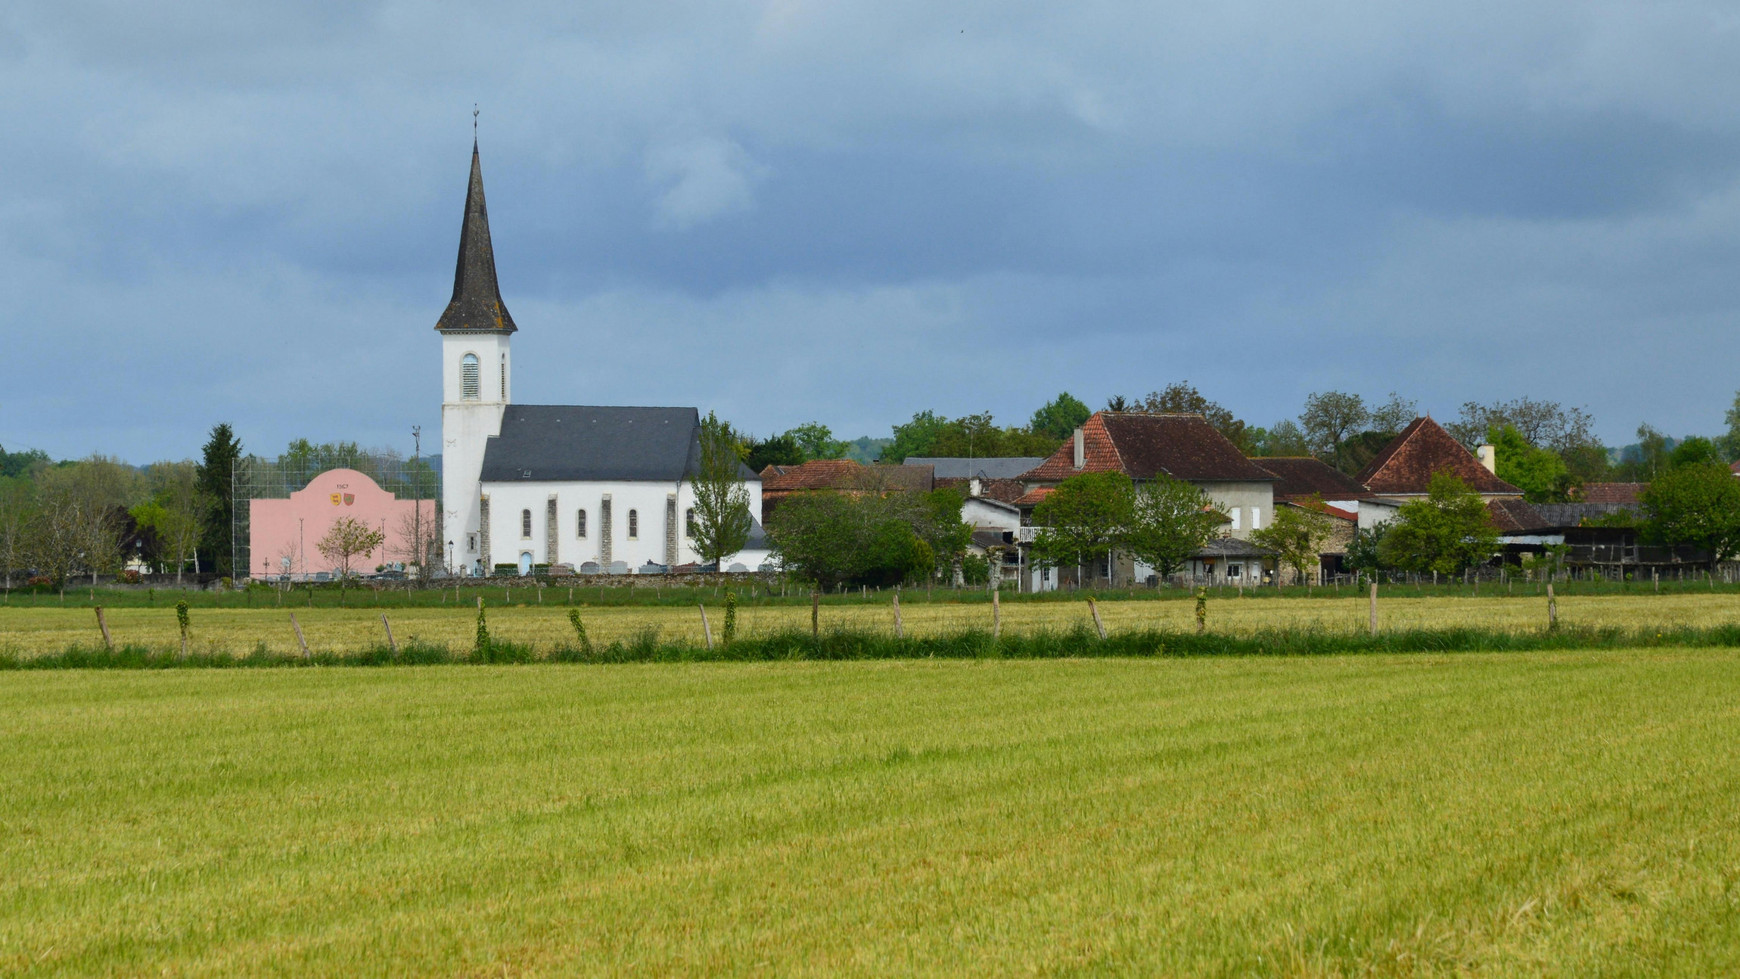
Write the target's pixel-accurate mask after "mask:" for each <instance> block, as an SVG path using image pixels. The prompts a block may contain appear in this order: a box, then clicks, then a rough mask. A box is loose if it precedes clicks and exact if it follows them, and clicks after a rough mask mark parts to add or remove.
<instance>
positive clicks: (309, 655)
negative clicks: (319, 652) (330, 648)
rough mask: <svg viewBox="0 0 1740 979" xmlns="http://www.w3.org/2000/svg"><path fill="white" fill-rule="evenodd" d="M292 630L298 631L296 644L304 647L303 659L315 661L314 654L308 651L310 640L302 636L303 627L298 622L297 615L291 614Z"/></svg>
mask: <svg viewBox="0 0 1740 979" xmlns="http://www.w3.org/2000/svg"><path fill="white" fill-rule="evenodd" d="M290 628H292V629H295V630H296V644H297V645H298V646H301V647H302V658H303V659H313V658H314V654H313V653H310V652H309V651H308V640H307V639H305V638H303V636H302V625H301V623H299V622H297V621H296V613H295V612H291V613H290Z"/></svg>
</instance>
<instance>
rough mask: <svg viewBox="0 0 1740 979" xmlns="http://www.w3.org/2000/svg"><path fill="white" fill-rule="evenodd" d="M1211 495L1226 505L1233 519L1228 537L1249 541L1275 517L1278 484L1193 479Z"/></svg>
mask: <svg viewBox="0 0 1740 979" xmlns="http://www.w3.org/2000/svg"><path fill="white" fill-rule="evenodd" d="M1192 485H1194V486H1196V487H1197V488H1198V489H1200V490H1202V491H1203V492H1204V493H1206V494H1207V495H1208V498H1209V499H1210V500H1211V501H1213V502H1215V503H1218V504H1220V505H1221V506H1223V507H1226V510H1227V516H1228V517H1230V518H1231V520H1232V522H1231V523H1230V524H1228V525H1227V527H1226V532H1227V534H1228V536H1231V537H1237V538H1239V539H1240V540H1247V539H1249V538H1250V536H1251V531H1252V530H1259V529H1262V528H1264V527H1267V526H1268V525H1269V524H1270V523H1271V522H1272V521H1273V520H1274V519H1275V484H1274V483H1268V482H1263V483H1257V482H1250V483H1245V482H1224V483H1223V482H1194V481H1193V482H1192Z"/></svg>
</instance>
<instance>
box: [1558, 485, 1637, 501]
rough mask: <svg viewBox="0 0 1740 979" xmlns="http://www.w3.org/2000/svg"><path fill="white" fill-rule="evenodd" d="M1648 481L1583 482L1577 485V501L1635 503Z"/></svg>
mask: <svg viewBox="0 0 1740 979" xmlns="http://www.w3.org/2000/svg"><path fill="white" fill-rule="evenodd" d="M1648 488H1649V484H1648V483H1584V484H1583V485H1582V486H1579V487H1577V494H1576V495H1577V501H1578V502H1579V503H1636V502H1637V495H1638V494H1639V493H1642V492H1643V491H1644V490H1646V489H1648Z"/></svg>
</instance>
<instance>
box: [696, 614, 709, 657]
mask: <svg viewBox="0 0 1740 979" xmlns="http://www.w3.org/2000/svg"><path fill="white" fill-rule="evenodd" d="M695 607H696V608H698V609H700V610H701V633H702V634H703V635H705V636H706V637H707V651H708V652H712V651H713V627H712V626H710V625H708V624H707V606H705V605H702V604H701V603H700V602H696V603H695Z"/></svg>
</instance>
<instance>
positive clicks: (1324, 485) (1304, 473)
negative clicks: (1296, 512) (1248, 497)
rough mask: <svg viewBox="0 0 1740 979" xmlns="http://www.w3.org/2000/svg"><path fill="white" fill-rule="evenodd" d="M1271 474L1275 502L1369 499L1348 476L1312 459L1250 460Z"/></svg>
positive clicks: (1367, 493) (1363, 490)
mask: <svg viewBox="0 0 1740 979" xmlns="http://www.w3.org/2000/svg"><path fill="white" fill-rule="evenodd" d="M1251 461H1252V462H1255V463H1256V464H1257V465H1259V466H1262V467H1263V468H1264V469H1267V470H1268V471H1269V472H1272V473H1274V474H1275V476H1276V477H1277V478H1278V479H1280V482H1278V483H1276V484H1275V502H1276V503H1287V502H1291V501H1294V500H1295V499H1296V498H1303V497H1307V496H1311V495H1312V494H1316V495H1318V496H1321V497H1323V498H1324V499H1326V500H1360V499H1365V498H1366V497H1369V496H1371V495H1372V494H1371V492H1370V491H1369V490H1367V489H1366V488H1365V487H1364V486H1361V485H1360V484H1359V483H1358V482H1357V481H1355V480H1354V478H1353V477H1352V476H1349V475H1347V474H1346V473H1344V472H1342V471H1341V470H1339V469H1337V468H1335V467H1334V466H1331V465H1330V464H1328V463H1327V462H1324V461H1323V460H1322V459H1318V458H1316V457H1315V456H1264V457H1262V458H1258V459H1253V460H1251Z"/></svg>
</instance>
